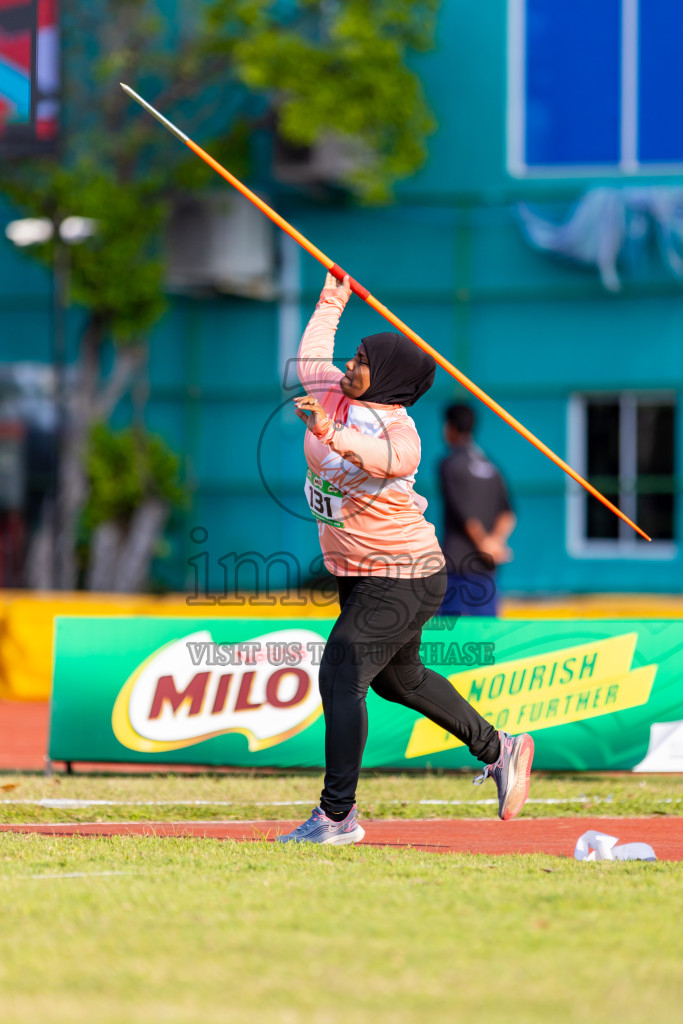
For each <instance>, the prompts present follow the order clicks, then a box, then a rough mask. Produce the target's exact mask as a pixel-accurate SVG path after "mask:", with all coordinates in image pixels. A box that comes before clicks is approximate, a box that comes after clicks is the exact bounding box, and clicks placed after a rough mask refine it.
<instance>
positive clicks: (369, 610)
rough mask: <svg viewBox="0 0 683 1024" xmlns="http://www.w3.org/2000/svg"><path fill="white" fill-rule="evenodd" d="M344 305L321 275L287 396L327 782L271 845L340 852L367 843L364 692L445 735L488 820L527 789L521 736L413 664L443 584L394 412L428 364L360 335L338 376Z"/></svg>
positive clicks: (415, 439) (402, 345) (425, 375)
mask: <svg viewBox="0 0 683 1024" xmlns="http://www.w3.org/2000/svg"><path fill="white" fill-rule="evenodd" d="M350 295H351V289H350V287H349V279H348V277H346V278H344V281H343V282H342V283H341V284H339V283H338V281H337V280H336V278H334V277H333V276H332V275H331V274H328V275H327V278H326V280H325V286H324V288H323V290H322V292H321V295H320V299H319V301H318V304H317V306H316V308H315V312H314V313H313V316H312V317H311V320H310V321H309V323H308V326H307V328H306V331H305V333H304V336H303V338H302V339H301V346H300V348H299V363H298V368H299V378H300V380H301V383H302V384H303V385H304V388H305V390H306V395H304V396H303V397H301V398H295V399H294V401H295V404H296V406H297V415H298V416H299V417H300V418H301V419H302V420H304V422H305V423H306V426H307V428H308V429H307V431H306V437H305V441H304V453H305V456H306V461H307V463H308V474H307V478H306V496H307V498H308V501H309V504H310V506H311V512H312V514H313V515H314V516H315V518H316V519H317V520H318V531H319V536H320V545H321V548H322V552H323V558H324V562H325V567H326V568H327V569H328V570H329V571H330V572H331V573H332V574H333V575H334V576H335V577H336V582H337V588H338V591H339V604H340V606H341V614H340V616H339V618H338V619H337V621H336V623H335V625H334V627H333V629H332V632H331V633H330V637H329V640H328V642H327V644H326V646H325V652H324V654H323V658H322V661H321V665H320V674H319V684H320V694H321V697H322V703H323V712H324V715H325V783H324V788H323V791H322V795H321V798H320V805H319V806H318V807H316V808H315V810H314V811H313V813H312V815H311V817H310V818H309V819H308V820H307V821H305V822H304V823H303V824H302V825H299V827H298V828H296V829H295V830H294V831H293V832H290V833H289V834H287V835H281V836H278V837H277V838H278V840H279V841H280V842H311V843H331V844H335V845H345V844H347V843H356V842H358V841H359V840H361V839H362V838H363V836H364V835H365V832H364V830H363V829H362V828H361V826H360V825H359V823H358V818H357V812H356V786H357V784H358V776H359V773H360V767H361V759H362V756H363V748H364V746H365V741H366V738H367V728H368V725H367V711H366V706H365V698H366V695H367V692H368V687H372V689H373V690H374V691H375V693H377V694H379V695H380V696H381V697H384V698H385V699H386V700H389V701H394V702H395V703H398V704H403V705H404V706H405V707H408V708H412V709H413V710H414V711H417V712H418V713H419V714H421V715H424V716H425V717H427V718H430V719H431V720H432V721H433V722H436V723H437V724H438V725H439V726H441V727H442V728H443V729H445V730H446V731H448V732H450V733H452V734H453V735H454V736H456V737H457V738H458V739H460V740H462V742H463V743H464V744H465V745H466V746H467V747H468V748H469V750H470V751H471V753H472V754H473V755H474V757H476V758H478V759H479V760H480V761H482V762H483V763H484V765H485V766H486V767H485V768H484V772H483V774H482V775H481V776H479V778H478V779H475V782H483V781H484V779H486V778H487V777H489V776H490V777H491V778H493V780H494V781H495V783H496V786H497V789H498V798H499V810H498V813H499V816H500V817H501V818H504V819H508V818H514V816H515V815H516V814H518V813H519V811H520V810H521V809H522V806H523V805H524V802H525V801H526V798H527V796H528V793H529V773H530V771H531V762H532V759H533V752H534V743H533V740H532V738H531V736H528V735H527V734H523V735H521V736H515V737H513V736H510V735H508V734H507V733H504V732H497V731H496V730H495V729H494V728H493V726H492V725H491V724H490V723H489V722H487V721H486V719H485V718H483V717H482V716H481V715H480V714H479V713H478V712H477V711H475V709H474V708H473V707H472V706H471V705H470V704H468V702H467V701H466V700H465V699H464V698H463V697H461V696H460V694H459V693H458V691H457V690H456V689H455V687H453V686H452V685H451V683H449V682H448V680H447V679H445V678H444V677H443V676H441V675H439V674H438V673H436V672H433V671H432V670H431V669H428V668H427V667H426V666H425V665H423V664H422V662H421V661H420V637H421V633H422V627H423V626H424V624H425V622H427V620H428V619H429V618H431V616H432V615H433V614H434V613H435V612H436V610H437V609H438V607H439V605H440V603H441V601H442V599H443V595H444V592H445V588H446V570H445V565H444V557H443V555H442V553H441V550H440V548H439V545H438V542H437V539H436V533H435V531H434V527H433V526H432V525H431V523H428V522H427V520H426V519H425V518H424V514H423V513H424V511H425V509H426V507H427V502H426V501H425V500H424V498H421V497H420V496H419V495H417V494H416V493H415V491H414V490H413V484H414V482H415V474H416V472H417V467H418V465H419V462H420V439H419V436H418V434H417V430H416V429H415V424H414V422H413V420H412V419H411V418H410V416H409V415H408V413H407V412H406V406H410V405H413V404H414V403H415V402H416V401H417V400H418V398H420V397H421V396H422V395H423V394H424V393H425V392H426V391H427V390H428V389H429V388H430V387H431V386H432V383H433V380H434V373H435V369H436V364H435V362H434V360H433V359H432V358H431V356H429V355H427V354H426V353H424V352H422V351H421V350H420V349H419V348H417V346H415V345H414V344H413V343H412V342H410V341H408V339H407V338H405V337H404V336H403V335H401V334H391V333H388V332H387V333H382V334H373V335H370V336H369V337H367V338H363V340H362V342H361V344H360V345H359V347H358V351H357V352H356V355H355V356H353V358H351V359H350V360H349V361H348V362H347V363H346V373H344V374H342V372H341V370H339V369H337V367H335V366H334V364H333V362H332V358H333V350H334V335H335V332H336V329H337V324H338V323H339V318H340V317H341V314H342V312H343V310H344V307H345V306H346V303H347V302H348V300H349V296H350Z"/></svg>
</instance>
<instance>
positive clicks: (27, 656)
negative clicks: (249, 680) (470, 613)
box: [0, 590, 339, 700]
mask: <svg viewBox="0 0 683 1024" xmlns="http://www.w3.org/2000/svg"><path fill="white" fill-rule="evenodd" d="M338 613H339V607H338V605H337V604H332V605H331V606H324V605H323V606H322V607H321V602H314V601H312V600H310V599H307V600H306V603H305V604H303V605H294V604H292V603H281V602H280V600H279V599H277V600H276V603H275V604H273V605H265V604H262V603H261V602H259V603H258V604H255V605H250V604H249V603H245V604H244V605H238V606H232V605H230V606H227V607H224V606H221V605H188V603H187V600H186V598H185V597H184V596H183V595H180V594H171V595H167V596H164V597H150V596H149V595H127V594H91V593H60V592H55V593H50V592H44V593H33V592H28V591H25V590H24V591H20V590H15V591H0V698H5V699H7V700H48V699H49V697H50V690H51V686H52V646H53V634H54V620H55V618H56V616H58V615H96V616H105V615H106V616H112V615H163V616H169V617H175V618H184V617H186V616H187V617H190V616H191V617H193V618H220V619H234V618H258V619H272V618H278V619H280V618H289V617H291V618H315V619H326V618H334V617H336V616H337V615H338Z"/></svg>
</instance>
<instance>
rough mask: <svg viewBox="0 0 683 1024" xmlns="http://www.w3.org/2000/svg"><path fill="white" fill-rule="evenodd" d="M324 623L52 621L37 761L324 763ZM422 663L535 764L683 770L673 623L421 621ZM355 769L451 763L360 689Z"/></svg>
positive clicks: (456, 754)
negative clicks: (363, 715) (45, 757)
mask: <svg viewBox="0 0 683 1024" xmlns="http://www.w3.org/2000/svg"><path fill="white" fill-rule="evenodd" d="M333 624H334V623H333V621H332V620H330V619H325V620H320V621H316V620H311V619H300V620H294V619H292V620H273V619H225V620H220V619H215V618H214V619H186V618H185V619H168V618H141V617H133V618H123V617H122V618H111V619H107V618H66V617H64V618H58V619H57V623H56V639H55V668H54V686H53V694H52V711H51V723H50V744H49V757H50V758H51V759H52V760H59V761H108V762H125V761H132V762H137V763H150V764H153V763H163V764H201V765H235V766H251V767H259V766H260V767H266V766H268V767H279V768H288V767H306V768H317V767H322V766H323V747H324V742H323V741H324V723H323V718H322V706H321V703H320V695H319V691H318V669H319V665H320V659H321V656H322V652H323V649H324V646H325V641H326V639H327V636H328V634H329V632H330V630H331V628H332V626H333ZM422 640H423V643H422V656H423V660H424V661H425V664H427V665H428V666H429V667H430V668H433V669H434V670H435V671H437V672H441V673H442V674H443V675H445V676H448V678H449V679H450V681H451V682H452V684H453V685H454V686H455V687H456V688H457V689H458V690H459V692H460V693H462V695H463V696H464V697H465V698H466V699H467V700H469V701H470V703H472V704H473V705H474V706H475V707H476V708H477V710H478V711H479V712H480V713H481V714H482V715H484V717H485V718H487V719H488V720H489V721H490V722H492V724H493V725H494V726H495V727H496V728H497V729H504V730H505V731H507V732H511V733H519V732H530V733H532V735H533V737H534V740H535V743H536V759H535V762H534V763H535V767H537V768H545V769H558V770H561V769H568V770H587V769H591V770H605V769H612V770H618V769H633V770H635V771H681V770H683V668H682V665H683V661H682V660H681V649H682V648H683V622H681V621H679V620H666V621H663V620H644V621H640V620H624V619H621V620H594V619H591V620H585V621H576V620H562V621H550V620H534V621H533V622H522V621H517V620H500V619H490V618H487V619H476V618H466V619H460V620H455V619H432V620H431V622H430V623H429V624H428V627H426V628H425V629H424V631H423V635H422ZM368 712H369V718H370V733H369V738H368V742H367V746H366V749H365V754H364V757H363V766H364V767H365V768H398V769H415V768H462V767H465V766H470V765H476V764H477V763H478V762H476V761H475V760H474V759H473V758H472V757H471V755H470V754H469V751H468V750H467V749H466V748H465V747H463V745H462V744H461V743H459V741H458V740H456V739H455V738H454V737H453V736H451V735H450V734H449V733H445V732H444V731H443V729H441V728H439V727H438V726H436V725H434V724H433V723H432V722H430V721H429V720H428V719H425V718H421V717H419V716H417V715H416V714H415V713H414V712H412V711H409V710H408V709H406V708H403V707H400V706H399V705H397V704H391V703H388V702H386V701H383V700H382V699H381V698H380V697H378V696H377V695H376V694H374V693H372V692H370V694H369V696H368Z"/></svg>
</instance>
